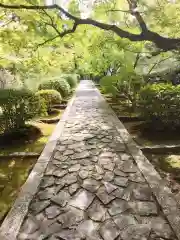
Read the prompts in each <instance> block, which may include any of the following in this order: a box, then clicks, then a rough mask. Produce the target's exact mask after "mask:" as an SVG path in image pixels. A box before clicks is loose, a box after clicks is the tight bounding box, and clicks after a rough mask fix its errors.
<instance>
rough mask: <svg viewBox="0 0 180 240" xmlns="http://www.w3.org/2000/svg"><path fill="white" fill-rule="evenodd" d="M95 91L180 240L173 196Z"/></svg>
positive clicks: (178, 209)
mask: <svg viewBox="0 0 180 240" xmlns="http://www.w3.org/2000/svg"><path fill="white" fill-rule="evenodd" d="M96 91H97V93H98V94H99V95H100V96H101V98H102V103H103V102H104V104H105V105H106V106H107V108H108V109H109V112H111V114H110V116H109V117H110V118H111V120H112V122H114V124H115V126H116V129H117V131H118V133H119V135H120V137H121V138H122V140H123V141H124V143H125V144H126V145H127V148H128V150H129V153H130V154H131V155H132V157H133V159H134V160H135V162H136V164H137V166H138V168H139V170H140V171H141V173H142V174H143V176H144V178H145V179H146V181H147V183H148V184H149V186H150V188H151V190H152V193H153V194H154V196H155V198H156V200H157V202H158V204H159V206H160V207H161V209H162V211H163V213H164V215H165V217H166V218H167V220H168V222H169V225H170V226H171V227H172V229H173V230H174V232H175V234H176V236H177V238H178V240H180V207H179V204H178V202H177V200H176V198H175V195H174V194H173V193H172V192H171V190H170V188H169V187H168V186H167V183H166V181H165V180H164V179H162V178H161V176H160V175H159V173H158V172H157V171H156V170H155V168H154V166H153V165H152V164H151V163H150V162H149V160H148V159H147V158H146V157H145V156H144V154H143V152H142V151H141V150H140V147H138V146H137V144H136V143H135V142H134V140H133V139H132V137H131V135H130V134H129V133H128V131H127V130H126V128H125V126H124V125H123V124H122V123H121V122H120V121H119V119H118V117H117V115H116V114H115V112H114V111H113V109H112V108H111V107H110V105H109V104H108V103H107V102H106V100H105V99H104V97H103V96H102V95H101V93H100V91H99V90H98V89H97V88H96ZM122 129H123V131H122Z"/></svg>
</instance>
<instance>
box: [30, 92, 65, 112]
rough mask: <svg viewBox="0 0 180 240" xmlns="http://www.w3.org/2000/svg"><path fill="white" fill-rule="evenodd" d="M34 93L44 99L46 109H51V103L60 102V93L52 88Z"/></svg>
mask: <svg viewBox="0 0 180 240" xmlns="http://www.w3.org/2000/svg"><path fill="white" fill-rule="evenodd" d="M35 95H36V96H39V97H41V98H43V99H44V101H45V103H46V105H47V109H48V111H51V110H52V107H53V105H55V104H60V103H61V101H62V97H61V94H60V93H59V92H58V91H56V90H54V89H45V90H39V91H38V92H36V94H35Z"/></svg>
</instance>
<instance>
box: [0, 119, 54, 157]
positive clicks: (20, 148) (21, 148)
mask: <svg viewBox="0 0 180 240" xmlns="http://www.w3.org/2000/svg"><path fill="white" fill-rule="evenodd" d="M31 124H32V125H33V126H35V127H36V128H38V129H39V130H40V131H41V135H40V136H39V137H38V138H37V139H35V140H34V139H32V140H29V141H27V142H24V143H23V144H22V142H21V143H19V144H18V143H17V144H16V145H9V146H5V147H1V151H0V155H1V156H2V155H7V154H10V153H13V152H36V153H41V151H42V150H43V148H44V146H45V144H46V142H47V141H48V138H49V136H50V135H51V134H52V132H53V130H54V128H55V126H56V124H46V123H41V122H31Z"/></svg>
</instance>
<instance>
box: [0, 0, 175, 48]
mask: <svg viewBox="0 0 180 240" xmlns="http://www.w3.org/2000/svg"><path fill="white" fill-rule="evenodd" d="M28 2H29V1H28ZM120 2H122V1H120ZM123 2H124V1H123ZM38 3H39V1H35V3H33V4H32V5H30V4H28V5H26V4H6V3H0V7H1V8H4V9H11V10H20V9H26V10H35V12H36V14H37V13H39V12H44V13H45V12H46V10H52V12H53V13H54V14H53V16H52V14H51V13H47V12H46V13H45V14H47V15H48V16H49V22H48V23H47V24H46V27H47V26H49V27H51V28H53V29H54V30H55V32H56V35H54V36H53V37H51V38H49V39H47V40H46V41H45V43H47V42H49V41H52V40H54V39H56V38H58V37H61V38H62V37H64V36H65V35H67V34H70V33H74V32H75V31H76V30H77V27H78V26H80V25H92V26H95V27H98V28H100V29H103V30H106V31H112V32H113V33H115V34H116V35H118V36H119V37H121V38H125V39H128V40H130V41H132V42H139V41H149V42H152V43H154V44H155V45H156V46H157V47H158V48H159V49H161V50H163V51H169V50H177V49H178V48H179V46H180V38H179V37H173V36H171V34H169V35H170V36H169V37H165V36H163V35H162V34H160V33H159V32H156V31H153V30H151V29H150V27H149V25H151V22H149V23H146V19H147V20H148V14H149V13H150V15H151V16H154V12H155V13H157V10H156V8H158V10H160V12H161V13H160V14H162V12H163V11H164V9H165V8H166V7H165V5H167V4H168V6H170V3H169V1H167V0H163V1H162V3H161V4H159V2H158V1H157V2H156V1H155V3H156V4H154V6H149V5H148V4H147V1H142V0H141V1H137V0H127V1H126V2H125V4H123V7H124V6H125V7H127V6H128V9H124V8H123V9H115V8H114V7H113V9H112V8H111V7H112V6H115V7H116V6H118V1H117V2H116V1H108V0H107V1H105V3H104V1H103V3H102V5H103V7H104V6H106V5H107V6H110V9H108V10H107V11H108V12H112V11H113V12H118V13H119V12H121V13H123V14H130V15H131V16H132V17H133V18H134V19H136V21H137V23H138V26H139V29H140V33H136V32H137V28H135V33H134V32H133V31H128V30H127V29H123V28H121V27H120V26H119V24H117V22H115V23H114V19H111V16H112V14H111V15H110V16H109V15H108V19H111V23H103V22H101V21H97V20H93V19H91V18H86V19H84V18H80V17H78V16H75V15H73V14H71V13H70V12H69V11H66V10H65V9H63V8H62V7H60V6H59V5H57V4H53V5H40V4H38ZM106 3H107V4H106ZM171 5H172V4H171ZM174 5H176V6H175V9H177V7H178V6H179V3H177V4H176V3H175V4H174ZM100 6H101V3H99V2H97V8H99V7H100ZM105 8H106V7H104V9H105ZM140 8H142V9H146V11H143V12H141V10H139V9H140ZM173 8H174V6H173V7H172V6H171V10H172V9H173ZM95 10H96V9H95ZM107 11H106V12H107ZM95 13H96V11H95ZM62 14H63V15H64V16H66V18H67V21H66V23H67V24H66V25H65V27H64V30H62V29H63V27H62V25H63V26H64V24H63V23H64V21H65V20H64V18H63V17H62V16H63V15H62ZM160 14H158V15H160ZM94 15H95V16H96V14H94ZM143 15H144V17H143ZM57 16H58V17H57ZM58 20H60V22H59V24H58V26H57V21H58ZM69 20H71V21H72V22H73V24H72V23H70V21H69ZM164 20H166V19H165V18H164ZM112 22H113V23H112ZM158 24H159V26H161V25H162V24H163V22H162V21H160V22H158ZM59 25H60V28H61V30H59ZM71 25H72V27H68V26H71ZM160 32H161V31H160ZM43 44H44V43H43Z"/></svg>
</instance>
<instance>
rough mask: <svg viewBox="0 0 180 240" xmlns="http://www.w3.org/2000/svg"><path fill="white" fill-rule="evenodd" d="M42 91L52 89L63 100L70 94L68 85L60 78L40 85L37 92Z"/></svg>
mask: <svg viewBox="0 0 180 240" xmlns="http://www.w3.org/2000/svg"><path fill="white" fill-rule="evenodd" d="M44 89H54V90H56V91H58V92H59V93H60V94H61V96H62V97H63V98H64V97H67V96H68V95H69V94H70V92H71V89H70V85H69V83H68V82H67V81H66V80H65V79H62V78H61V79H58V80H57V79H54V80H49V81H46V82H44V83H42V84H40V85H39V90H44Z"/></svg>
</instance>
